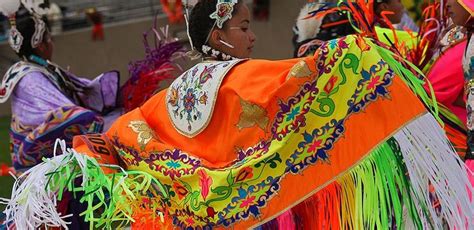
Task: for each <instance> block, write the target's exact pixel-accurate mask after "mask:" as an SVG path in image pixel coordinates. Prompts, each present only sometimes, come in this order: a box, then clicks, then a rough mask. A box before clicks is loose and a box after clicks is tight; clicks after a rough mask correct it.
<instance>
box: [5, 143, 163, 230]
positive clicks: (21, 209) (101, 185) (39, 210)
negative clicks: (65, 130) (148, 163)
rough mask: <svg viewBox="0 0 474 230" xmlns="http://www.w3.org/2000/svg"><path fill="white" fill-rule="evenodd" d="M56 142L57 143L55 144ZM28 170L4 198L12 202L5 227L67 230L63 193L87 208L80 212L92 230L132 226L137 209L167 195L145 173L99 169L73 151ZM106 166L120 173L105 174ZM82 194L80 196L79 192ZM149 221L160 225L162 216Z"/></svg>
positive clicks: (97, 165)
mask: <svg viewBox="0 0 474 230" xmlns="http://www.w3.org/2000/svg"><path fill="white" fill-rule="evenodd" d="M57 143H58V142H57ZM61 146H62V148H63V151H64V153H63V154H62V155H60V156H55V157H53V158H51V159H44V162H43V163H41V164H39V165H37V166H35V167H33V168H32V169H30V170H29V171H27V172H25V173H24V174H23V175H21V176H20V177H19V178H17V180H16V183H15V184H14V187H13V192H12V198H11V199H9V200H7V199H2V203H5V204H8V206H7V208H6V210H5V214H6V216H7V217H6V223H14V225H15V226H16V228H17V229H37V228H39V227H41V226H43V227H44V226H46V227H64V228H67V225H68V224H69V223H68V222H67V221H66V219H67V218H68V217H69V215H64V214H63V213H59V212H58V211H57V209H56V208H57V204H58V201H59V200H61V199H62V197H63V193H64V192H65V191H69V192H72V193H73V195H74V197H75V199H79V201H80V202H81V203H85V204H87V209H86V210H85V211H84V212H83V213H82V214H81V215H83V217H84V219H85V221H87V222H88V223H89V224H90V229H93V228H107V229H111V228H112V226H113V227H114V228H117V227H120V226H125V225H129V224H130V223H131V222H134V218H133V217H134V215H135V214H136V213H135V212H137V211H143V210H149V209H150V208H151V207H147V206H146V204H147V203H146V199H152V198H150V197H157V196H164V197H167V194H166V193H165V192H163V191H165V190H164V189H163V187H162V186H161V184H160V183H159V182H158V181H157V180H156V179H154V178H153V177H152V176H150V175H149V174H147V173H144V172H134V171H124V170H123V169H122V168H120V167H119V166H115V165H99V164H98V163H97V161H96V160H95V159H93V158H90V157H88V156H86V155H83V154H79V153H77V152H76V151H74V150H73V149H67V150H66V148H65V143H64V142H62V144H61ZM101 166H102V167H104V166H105V167H109V168H111V169H116V170H117V173H113V174H107V175H106V174H104V172H103V171H102V169H101ZM78 192H80V193H83V195H82V196H81V197H76V194H77V193H78ZM148 219H149V220H153V221H154V223H156V224H158V223H160V220H161V219H162V215H160V213H156V212H151V213H148Z"/></svg>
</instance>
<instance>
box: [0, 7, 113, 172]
mask: <svg viewBox="0 0 474 230" xmlns="http://www.w3.org/2000/svg"><path fill="white" fill-rule="evenodd" d="M25 11H26V10H24V11H23V12H24V14H23V15H20V13H18V14H17V17H16V29H15V30H14V31H15V32H14V33H12V34H11V38H10V45H11V46H12V48H13V50H14V51H15V53H16V54H17V55H18V57H20V58H21V60H22V61H20V62H18V63H16V64H14V65H13V66H12V67H11V68H10V69H9V70H8V71H7V73H6V74H5V76H4V77H3V81H2V84H1V86H0V102H1V103H5V102H6V101H7V100H8V99H11V102H12V114H13V117H12V123H11V143H12V157H13V159H12V162H13V166H14V168H15V170H16V171H17V172H18V173H22V172H24V171H25V170H27V169H29V168H30V167H32V166H34V165H36V164H38V163H40V162H41V161H42V158H43V157H50V156H52V155H53V154H54V153H53V152H52V150H53V149H52V148H53V143H54V141H55V139H56V138H65V140H66V141H67V142H68V143H70V142H71V141H72V137H73V136H74V135H78V134H85V133H89V132H101V131H103V130H106V129H107V127H108V126H110V124H111V122H112V121H113V120H114V119H115V118H116V117H118V116H119V115H120V113H117V112H113V113H110V112H111V111H113V110H115V109H116V108H117V107H118V104H117V102H116V99H117V96H118V93H119V91H118V90H119V74H118V73H117V72H108V73H104V74H102V75H101V76H100V77H98V78H96V79H94V80H92V81H90V80H87V79H84V78H77V77H75V76H73V75H72V74H70V73H68V72H66V71H64V70H63V69H61V68H60V67H59V66H57V65H56V64H54V63H52V62H50V60H51V58H52V55H53V48H54V47H53V42H52V40H51V34H50V32H49V30H48V28H47V25H46V23H45V22H44V21H43V20H42V19H41V18H39V17H37V16H33V15H30V14H29V13H27V12H25ZM104 127H106V128H105V129H104Z"/></svg>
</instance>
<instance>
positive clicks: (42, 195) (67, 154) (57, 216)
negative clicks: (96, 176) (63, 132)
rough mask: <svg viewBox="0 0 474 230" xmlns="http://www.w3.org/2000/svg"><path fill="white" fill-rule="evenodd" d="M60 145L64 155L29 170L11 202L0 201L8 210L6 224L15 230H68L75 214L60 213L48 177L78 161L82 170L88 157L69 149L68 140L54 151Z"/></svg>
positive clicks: (17, 181)
mask: <svg viewBox="0 0 474 230" xmlns="http://www.w3.org/2000/svg"><path fill="white" fill-rule="evenodd" d="M58 145H60V147H61V149H62V151H63V154H62V155H59V156H54V157H53V158H50V159H45V160H44V162H43V163H41V164H38V165H37V166H35V167H33V168H31V169H29V170H28V171H26V172H25V173H24V174H22V175H21V176H19V177H18V178H17V180H16V181H15V183H14V185H13V191H12V195H11V199H4V198H1V199H0V203H2V204H6V205H7V208H6V209H5V211H4V213H5V215H6V221H5V223H13V226H14V228H15V229H22V230H23V229H39V228H40V227H45V226H47V227H63V228H64V229H68V227H67V225H68V224H70V223H69V222H67V221H65V219H66V218H68V217H70V216H71V215H63V214H61V213H58V211H57V210H56V207H57V197H56V196H57V191H51V190H50V189H46V188H45V185H46V184H47V183H48V176H46V174H48V173H50V172H54V171H56V170H57V169H58V168H59V167H60V166H63V165H66V164H68V163H69V162H72V161H74V160H77V162H78V163H79V164H80V165H81V169H82V168H83V167H85V165H86V156H85V155H82V154H78V153H76V152H75V151H74V150H72V149H66V144H65V142H64V141H60V140H57V141H56V144H55V147H54V152H55V153H56V148H57V146H58Z"/></svg>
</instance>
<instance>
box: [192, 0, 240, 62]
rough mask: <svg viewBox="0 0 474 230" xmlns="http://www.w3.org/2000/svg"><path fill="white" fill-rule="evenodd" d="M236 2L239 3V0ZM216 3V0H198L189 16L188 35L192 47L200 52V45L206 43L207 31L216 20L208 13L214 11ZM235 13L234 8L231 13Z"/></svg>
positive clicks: (208, 31) (209, 30)
mask: <svg viewBox="0 0 474 230" xmlns="http://www.w3.org/2000/svg"><path fill="white" fill-rule="evenodd" d="M238 4H240V1H239V3H238ZM216 5H217V0H200V1H199V2H198V3H197V4H196V5H195V6H194V8H193V10H192V11H191V15H190V16H189V36H190V37H191V39H192V42H193V46H194V48H195V49H196V50H198V51H199V52H201V53H202V50H201V48H202V45H205V44H206V40H207V38H208V36H209V33H210V32H211V30H212V28H213V27H214V24H215V22H216V20H214V19H212V18H210V15H211V14H212V13H214V12H215V11H216ZM235 13H236V10H234V12H232V14H235ZM224 26H225V24H224Z"/></svg>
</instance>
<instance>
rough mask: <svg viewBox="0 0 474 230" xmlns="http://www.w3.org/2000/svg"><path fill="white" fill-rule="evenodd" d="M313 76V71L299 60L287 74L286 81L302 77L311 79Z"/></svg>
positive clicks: (304, 62)
mask: <svg viewBox="0 0 474 230" xmlns="http://www.w3.org/2000/svg"><path fill="white" fill-rule="evenodd" d="M312 75H313V71H311V69H310V68H309V66H308V63H306V61H304V60H301V61H300V62H298V63H297V64H296V65H294V66H293V68H291V71H290V73H288V76H287V77H286V79H290V78H293V77H294V78H302V77H311V76H312Z"/></svg>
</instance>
